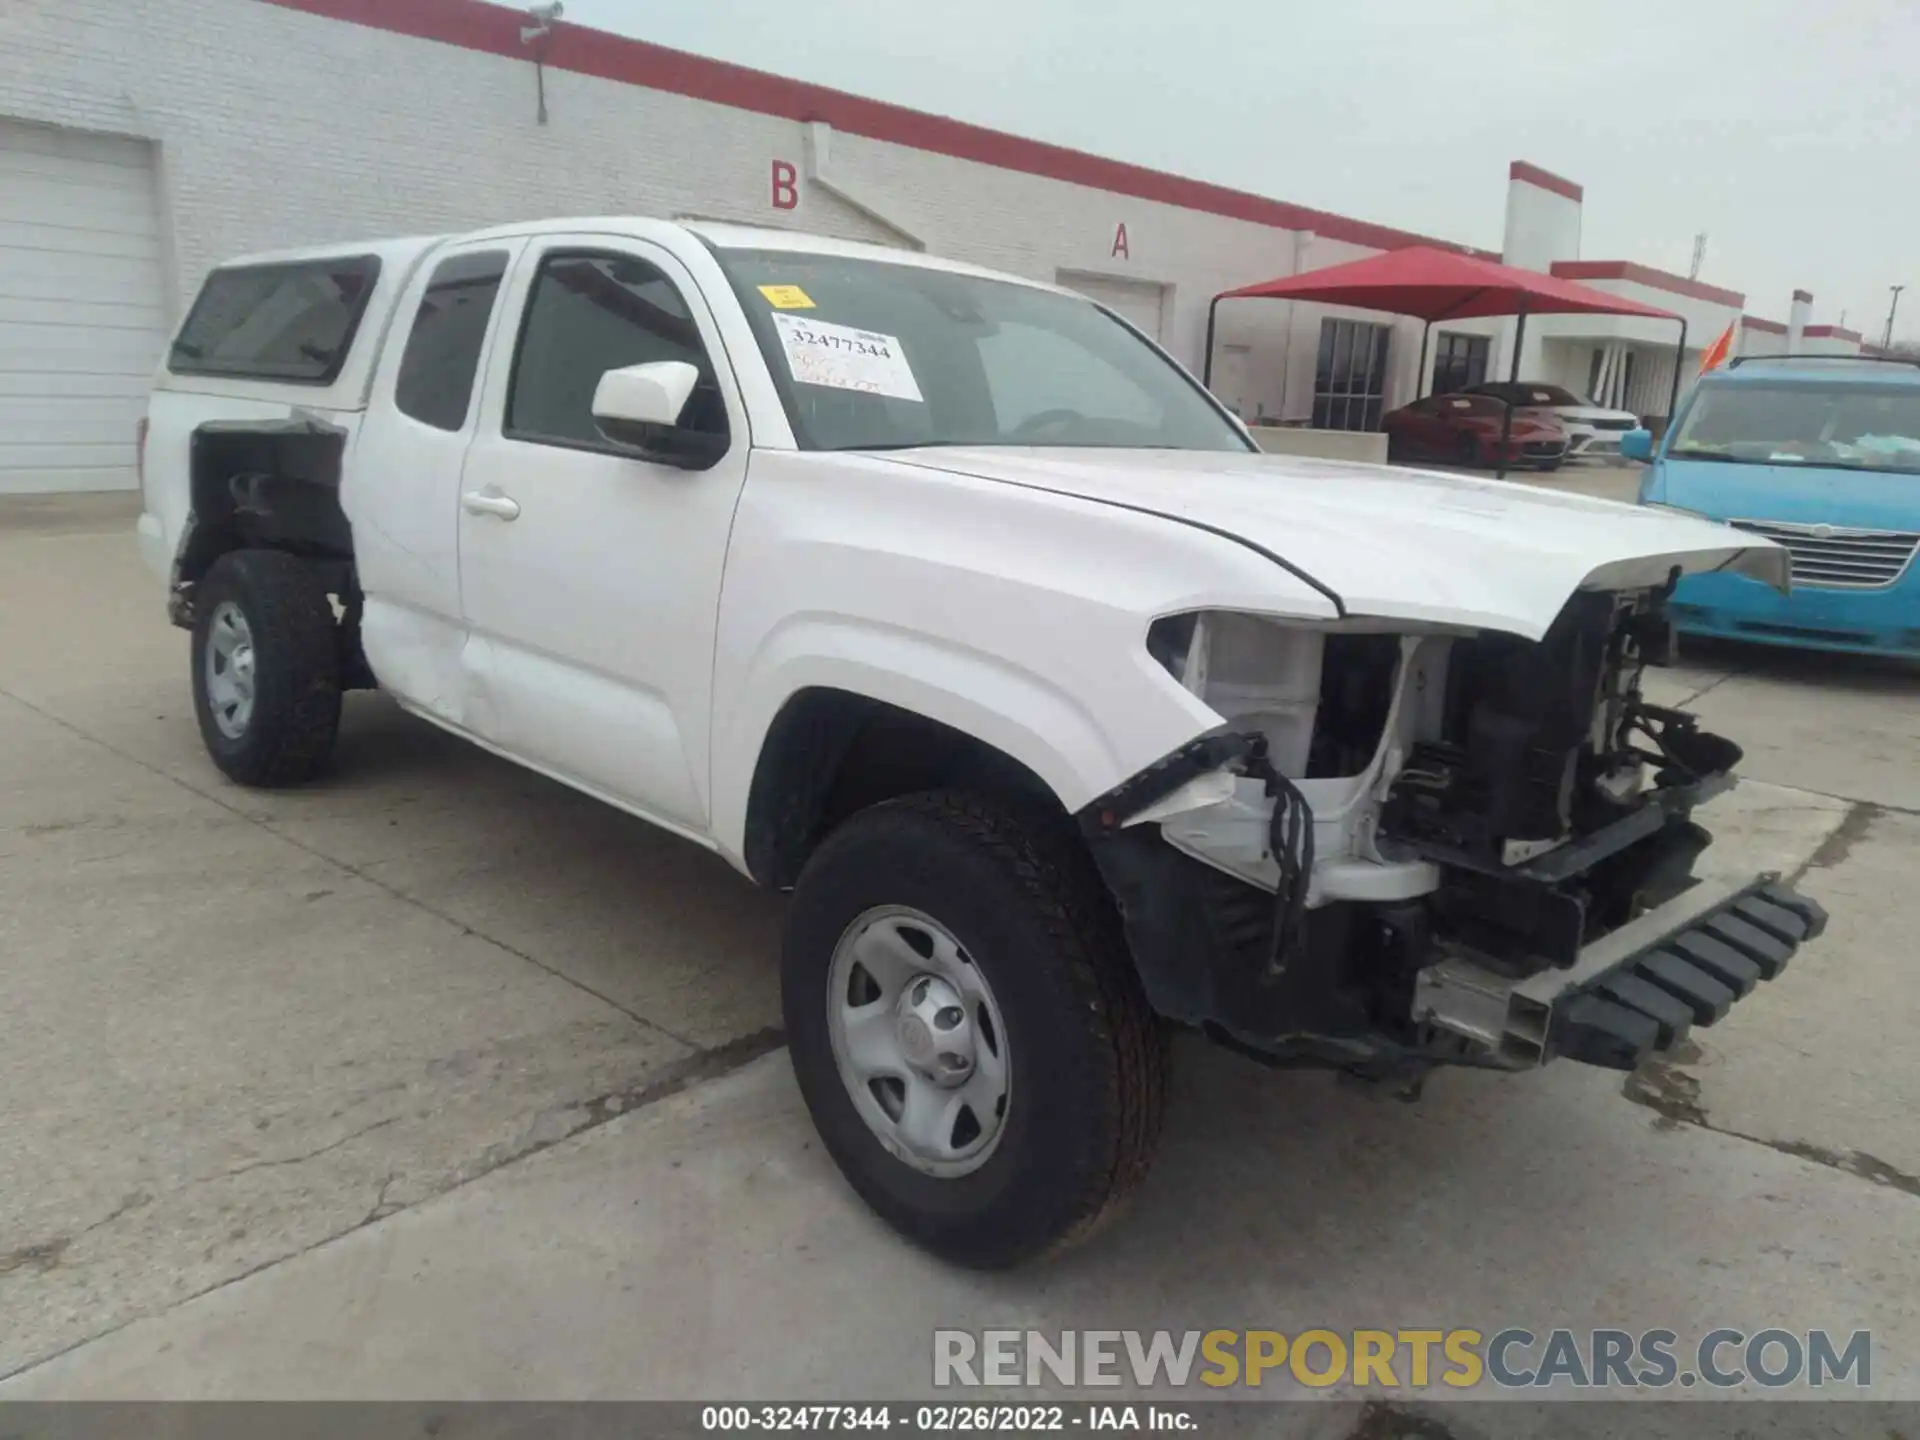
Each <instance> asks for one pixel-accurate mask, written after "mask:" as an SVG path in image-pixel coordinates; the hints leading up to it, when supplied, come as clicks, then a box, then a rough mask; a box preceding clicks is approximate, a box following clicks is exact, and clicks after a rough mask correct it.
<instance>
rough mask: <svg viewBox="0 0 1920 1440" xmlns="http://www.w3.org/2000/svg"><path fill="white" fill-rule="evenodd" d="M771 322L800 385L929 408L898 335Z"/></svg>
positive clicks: (821, 323)
mask: <svg viewBox="0 0 1920 1440" xmlns="http://www.w3.org/2000/svg"><path fill="white" fill-rule="evenodd" d="M772 318H773V325H774V329H776V330H777V331H779V332H780V345H781V348H782V349H784V350H785V351H786V352H787V368H788V369H789V370H791V371H792V372H793V378H794V379H795V380H796V381H797V382H799V383H800V384H802V385H825V386H828V387H830V388H831V389H834V390H857V391H860V392H861V393H862V394H866V395H884V396H886V397H888V398H889V399H893V400H914V401H918V402H920V403H923V404H924V403H925V401H926V397H925V396H924V395H922V394H921V393H920V383H919V381H917V380H915V379H914V378H913V367H912V366H910V365H908V364H907V357H906V354H905V352H904V351H902V350H901V348H900V339H899V337H898V336H895V335H882V334H879V333H878V332H877V331H873V330H856V329H854V328H853V327H852V326H851V325H833V324H830V323H828V322H827V321H825V320H813V319H809V318H807V317H805V316H802V315H786V314H775V315H774V316H773V317H772Z"/></svg>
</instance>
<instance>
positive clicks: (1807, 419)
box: [1620, 355, 1920, 655]
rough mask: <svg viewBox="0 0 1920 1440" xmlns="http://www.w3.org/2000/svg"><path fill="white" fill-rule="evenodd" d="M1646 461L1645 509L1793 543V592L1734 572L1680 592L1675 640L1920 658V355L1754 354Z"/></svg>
mask: <svg viewBox="0 0 1920 1440" xmlns="http://www.w3.org/2000/svg"><path fill="white" fill-rule="evenodd" d="M1620 450H1621V453H1622V454H1623V455H1626V456H1628V457H1630V458H1633V459H1638V460H1650V461H1651V462H1652V466H1651V468H1650V469H1649V470H1648V471H1647V472H1646V474H1645V475H1644V476H1643V477H1642V479H1641V482H1640V503H1641V504H1642V505H1659V506H1664V507H1666V508H1667V509H1670V510H1683V511H1686V512H1688V513H1690V514H1694V515H1702V516H1705V517H1706V518H1708V519H1711V520H1722V521H1725V522H1726V523H1727V524H1729V525H1733V526H1736V527H1738V528H1739V529H1742V530H1750V531H1752V532H1753V533H1754V534H1757V535H1764V536H1766V537H1767V538H1768V539H1770V540H1777V541H1778V542H1779V543H1780V544H1782V545H1784V546H1785V547H1786V548H1787V550H1788V551H1789V552H1790V554H1791V555H1792V558H1793V587H1792V593H1791V594H1789V595H1782V594H1780V592H1779V591H1777V590H1774V589H1772V588H1770V587H1769V586H1767V585H1764V584H1762V583H1760V582H1759V581H1757V580H1749V579H1747V578H1745V577H1744V576H1740V575H1693V576H1688V577H1687V578H1686V579H1684V580H1682V581H1681V582H1680V587H1679V589H1678V591H1676V592H1675V595H1674V599H1673V605H1672V614H1673V618H1674V621H1675V623H1676V624H1677V625H1678V626H1679V628H1680V629H1681V631H1683V632H1684V633H1687V634H1692V635H1720V636H1726V637H1729V638H1732V639H1737V640H1754V641H1759V642H1762V643H1764V644H1771V645H1799V646H1807V647H1811V648H1814V649H1820V650H1848V651H1857V652H1862V653H1873V654H1887V653H1894V654H1906V655H1920V573H1917V572H1916V567H1915V565H1914V563H1913V559H1914V548H1915V546H1916V545H1920V361H1912V360H1875V359H1869V358H1865V357H1858V356H1833V357H1823V356H1804V355H1788V356H1744V357H1742V358H1740V359H1738V360H1735V361H1734V362H1733V363H1732V365H1731V366H1729V367H1728V368H1727V369H1725V370H1718V371H1715V372H1713V373H1711V374H1709V375H1706V376H1703V377H1702V378H1701V380H1700V383H1699V384H1698V385H1696V386H1695V387H1694V390H1693V393H1692V395H1690V396H1689V397H1688V398H1687V401H1686V403H1685V404H1683V405H1682V406H1681V407H1680V414H1679V416H1678V418H1677V419H1676V421H1675V423H1674V424H1673V425H1671V426H1670V427H1668V430H1667V434H1666V436H1665V438H1664V440H1663V441H1662V442H1661V444H1660V446H1659V448H1658V451H1657V452H1656V450H1655V448H1654V445H1653V437H1652V436H1651V435H1649V434H1648V433H1647V432H1646V431H1645V430H1635V431H1632V432H1630V433H1629V434H1628V435H1626V436H1625V437H1624V438H1623V439H1622V441H1621V446H1620Z"/></svg>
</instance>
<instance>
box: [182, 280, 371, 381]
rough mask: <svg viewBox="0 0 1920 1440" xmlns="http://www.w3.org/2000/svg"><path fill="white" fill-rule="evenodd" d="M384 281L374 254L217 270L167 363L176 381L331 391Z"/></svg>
mask: <svg viewBox="0 0 1920 1440" xmlns="http://www.w3.org/2000/svg"><path fill="white" fill-rule="evenodd" d="M379 278H380V260H379V257H378V256H375V255H344V256H337V257H329V258H327V259H324V260H301V261H297V262H294V263H291V264H286V265H243V266H238V267H235V268H233V269H229V270H216V271H214V272H213V274H211V275H209V276H208V277H207V283H206V284H205V285H203V286H201V287H200V297H199V298H198V299H197V300H195V301H194V302H193V310H192V313H190V314H189V315H188V316H187V323H186V324H185V325H183V326H181V327H180V336H179V338H178V339H176V340H175V341H174V342H173V349H172V351H171V352H170V353H169V354H168V356H167V368H168V369H169V370H171V371H173V372H174V374H176V375H230V376H235V377H239V378H244V379H249V380H277V381H280V382H282V383H285V384H293V385H331V384H332V383H333V382H334V380H335V379H336V378H337V377H338V376H339V374H340V367H341V366H343V365H345V364H346V362H347V352H348V351H349V350H350V349H351V348H352V346H353V332H354V331H355V330H357V329H358V328H359V327H360V317H361V315H362V314H363V313H365V311H366V308H367V299H368V297H369V296H370V295H372V294H373V286H374V282H375V281H376V280H378V279H379Z"/></svg>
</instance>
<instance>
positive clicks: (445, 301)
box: [393, 250, 507, 430]
mask: <svg viewBox="0 0 1920 1440" xmlns="http://www.w3.org/2000/svg"><path fill="white" fill-rule="evenodd" d="M506 272H507V253H506V251H504V250H488V251H485V252H483V253H481V254H477V255H456V256H454V257H453V258H452V259H451V260H445V261H442V262H441V264H440V265H439V267H438V268H436V269H435V270H434V272H433V278H432V279H431V280H429V281H428V282H427V288H426V292H425V293H424V294H423V295H422V296H421V297H420V309H419V311H418V313H416V314H415V315H414V317H413V329H412V330H411V331H410V332H409V333H408V335H407V348H406V351H405V352H404V353H403V354H402V355H401V357H400V373H399V375H398V376H397V377H396V378H395V380H394V390H393V400H394V404H396V405H398V406H399V407H400V410H401V412H402V413H403V414H407V415H411V416H412V417H413V418H414V419H415V420H418V421H420V423H421V424H423V425H431V426H433V427H434V429H436V430H459V429H461V428H462V427H463V426H464V425H465V424H466V423H467V406H468V404H469V403H470V402H471V400H472V399H473V377H474V375H475V374H476V373H478V371H479V369H480V351H481V348H482V347H483V346H484V345H485V344H486V339H487V319H488V317H489V316H491V315H492V314H493V302H494V298H495V297H496V296H497V295H498V294H499V293H500V278H501V277H502V276H503V275H505V274H506Z"/></svg>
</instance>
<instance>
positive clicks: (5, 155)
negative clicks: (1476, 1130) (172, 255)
mask: <svg viewBox="0 0 1920 1440" xmlns="http://www.w3.org/2000/svg"><path fill="white" fill-rule="evenodd" d="M164 293H165V292H164V288H163V284H162V280H161V268H160V239H159V225H158V222H157V220H156V218H155V207H154V189H153V154H152V150H151V147H149V146H148V145H146V144H144V143H142V142H140V141H137V140H119V139H112V138H108V137H106V136H100V135H82V134H77V133H74V132H72V131H65V130H51V129H43V128H41V127H38V126H33V125H21V124H16V123H14V122H12V121H6V120H0V495H4V494H29V493H33V492H37V491H49V490H124V489H130V488H132V486H133V485H134V484H135V480H134V469H133V462H134V454H133V446H134V426H135V424H136V423H137V422H138V421H139V418H140V416H141V414H142V413H143V412H144V409H145V405H146V394H147V388H148V386H149V385H150V384H151V383H152V380H153V368H154V365H155V363H156V361H157V360H158V358H159V355H160V345H161V341H162V338H163V337H162V331H163V329H164V327H165V323H166V315H165V302H164Z"/></svg>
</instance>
